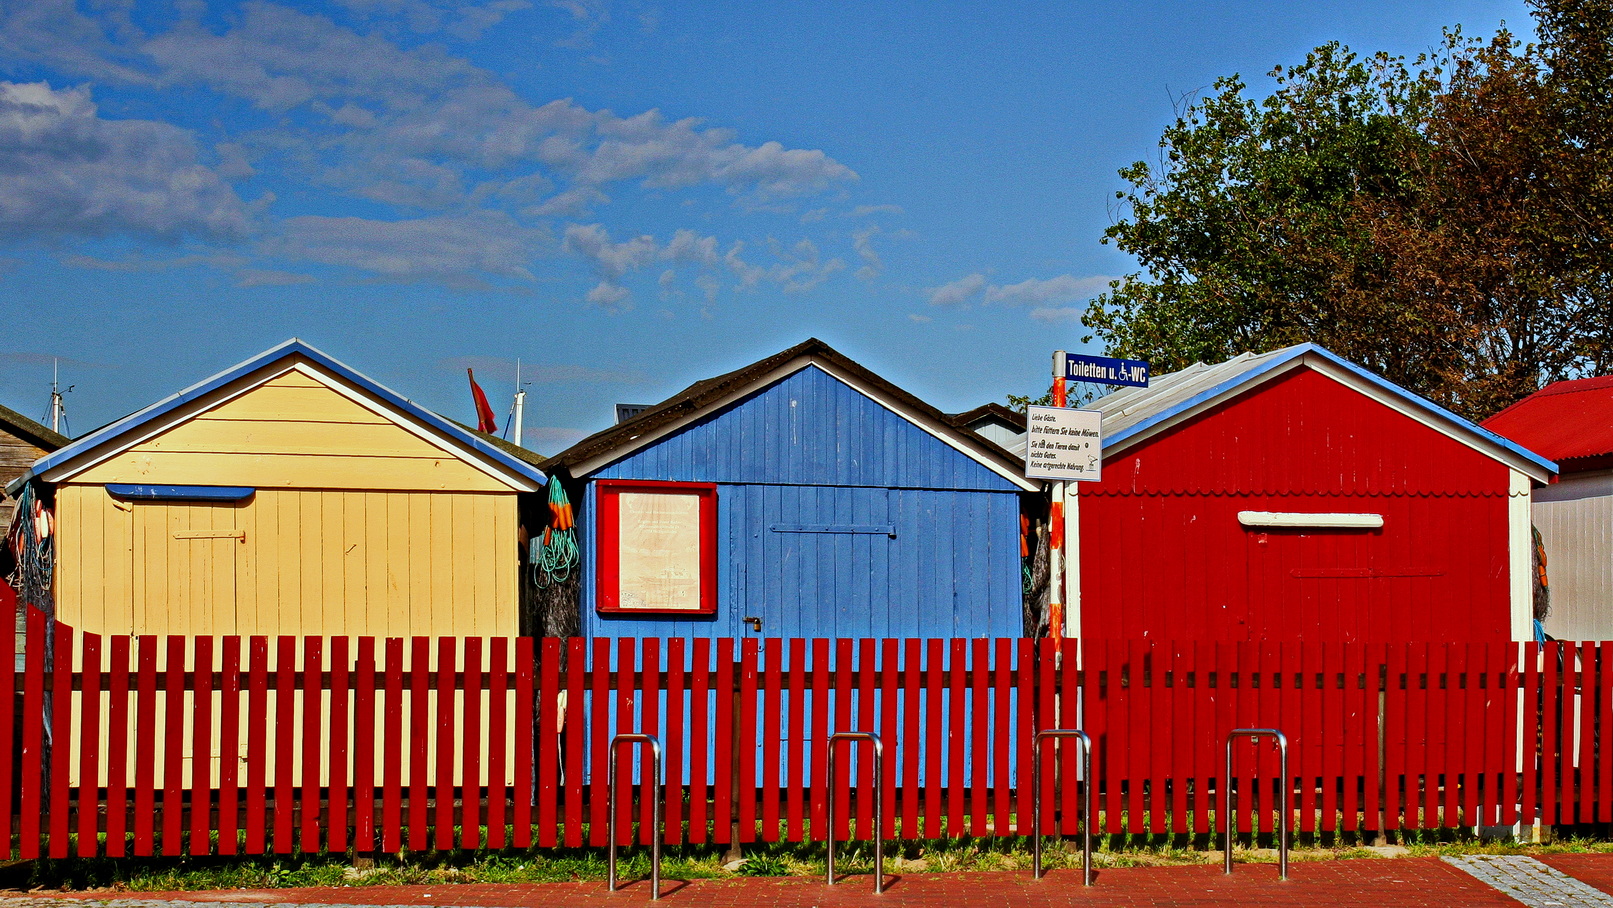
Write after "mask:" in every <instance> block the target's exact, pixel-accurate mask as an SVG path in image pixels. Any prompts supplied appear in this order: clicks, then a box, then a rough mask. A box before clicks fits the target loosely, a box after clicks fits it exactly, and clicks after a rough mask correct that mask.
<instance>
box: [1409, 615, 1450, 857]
mask: <svg viewBox="0 0 1613 908" xmlns="http://www.w3.org/2000/svg"><path fill="white" fill-rule="evenodd" d="M1438 652H1439V651H1438V650H1437V649H1436V645H1435V644H1432V643H1417V644H1413V645H1412V648H1411V659H1410V662H1409V663H1408V665H1407V671H1408V672H1409V675H1408V678H1407V687H1408V694H1409V698H1408V699H1409V701H1410V707H1409V708H1408V709H1407V710H1406V715H1407V717H1408V721H1407V725H1406V731H1407V734H1408V735H1410V740H1408V741H1407V742H1406V765H1407V772H1406V821H1407V824H1408V825H1409V826H1411V827H1413V828H1419V829H1434V828H1437V827H1438V820H1439V809H1438V805H1439V780H1438V776H1437V775H1435V773H1437V772H1438V766H1439V764H1440V762H1442V761H1441V760H1440V759H1439V758H1438V757H1436V756H1435V750H1436V747H1437V744H1438V742H1437V741H1436V739H1435V736H1434V735H1433V734H1431V733H1430V732H1431V731H1432V730H1433V728H1434V723H1435V722H1436V721H1438V720H1439V718H1440V717H1442V716H1443V713H1442V712H1440V711H1439V709H1438V708H1437V706H1436V705H1435V704H1436V701H1437V694H1438V692H1439V676H1438V673H1437V672H1436V671H1435V668H1434V663H1435V662H1436V661H1437V656H1438ZM1419 780H1420V781H1419ZM1419 784H1421V786H1422V787H1421V788H1420V789H1419V788H1418V785H1419ZM1419 791H1420V792H1421V795H1422V796H1421V798H1419V797H1418V796H1417V795H1418V792H1419ZM1419 804H1421V805H1422V812H1421V815H1420V819H1419V814H1418V805H1419Z"/></svg>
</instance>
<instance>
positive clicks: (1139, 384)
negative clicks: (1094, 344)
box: [1064, 353, 1148, 388]
mask: <svg viewBox="0 0 1613 908" xmlns="http://www.w3.org/2000/svg"><path fill="white" fill-rule="evenodd" d="M1064 377H1065V378H1067V379H1069V380H1070V381H1089V382H1097V383H1098V384H1100V385H1131V386H1132V387H1135V388H1146V387H1148V363H1146V362H1144V361H1142V360H1140V359H1113V358H1111V357H1108V356H1085V355H1082V354H1080V353H1066V354H1064Z"/></svg>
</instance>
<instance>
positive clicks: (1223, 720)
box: [1204, 640, 1238, 829]
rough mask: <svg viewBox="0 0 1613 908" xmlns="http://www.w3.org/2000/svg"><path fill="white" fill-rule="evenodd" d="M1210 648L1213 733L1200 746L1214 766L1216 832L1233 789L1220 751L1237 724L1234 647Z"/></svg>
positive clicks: (1218, 644) (1223, 643) (1222, 644)
mask: <svg viewBox="0 0 1613 908" xmlns="http://www.w3.org/2000/svg"><path fill="white" fill-rule="evenodd" d="M1212 646H1213V647H1214V656H1213V658H1214V660H1215V672H1214V677H1213V679H1212V681H1213V683H1214V684H1215V712H1214V716H1215V720H1214V723H1213V728H1214V734H1213V736H1212V739H1211V740H1210V741H1207V742H1205V745H1204V746H1206V747H1209V748H1210V762H1211V765H1212V766H1214V767H1215V778H1216V784H1215V788H1214V800H1213V802H1212V803H1211V807H1212V808H1213V816H1214V817H1215V820H1216V822H1215V823H1214V824H1213V828H1215V829H1220V828H1221V827H1222V825H1223V824H1222V822H1221V818H1222V817H1221V815H1222V809H1221V805H1223V804H1226V803H1227V793H1228V792H1230V791H1231V790H1232V789H1233V788H1234V785H1233V781H1232V780H1231V779H1228V778H1225V773H1226V766H1225V765H1224V763H1223V760H1222V756H1223V754H1222V753H1220V751H1222V750H1223V749H1224V748H1223V742H1224V741H1225V739H1226V734H1227V732H1228V731H1229V730H1231V729H1232V728H1234V727H1236V724H1237V712H1236V705H1237V696H1238V694H1237V691H1236V690H1234V689H1233V687H1232V666H1233V661H1232V659H1233V654H1234V649H1233V647H1234V644H1232V643H1231V642H1229V641H1225V640H1218V641H1216V642H1215V643H1214V644H1212Z"/></svg>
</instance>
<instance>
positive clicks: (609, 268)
mask: <svg viewBox="0 0 1613 908" xmlns="http://www.w3.org/2000/svg"><path fill="white" fill-rule="evenodd" d="M565 248H566V251H567V252H571V253H574V254H576V255H578V256H581V257H582V258H584V259H587V260H588V261H590V262H592V263H593V265H594V267H596V268H597V269H599V272H600V273H601V274H602V275H604V276H605V277H606V278H607V279H609V280H610V281H612V282H615V281H618V280H620V279H621V278H622V276H623V275H625V274H627V273H628V272H629V271H637V270H638V269H639V268H642V267H644V266H645V265H647V264H649V263H650V262H653V261H655V258H656V256H657V254H658V253H659V252H660V249H659V247H657V245H656V242H655V237H652V236H637V237H634V238H632V239H630V240H624V241H622V242H620V243H615V242H612V241H611V238H610V232H609V231H607V230H606V229H605V228H604V226H603V225H601V224H573V225H571V226H569V227H567V228H566V239H565ZM595 289H596V290H597V289H598V288H595ZM589 302H598V301H597V300H595V299H594V298H593V294H589Z"/></svg>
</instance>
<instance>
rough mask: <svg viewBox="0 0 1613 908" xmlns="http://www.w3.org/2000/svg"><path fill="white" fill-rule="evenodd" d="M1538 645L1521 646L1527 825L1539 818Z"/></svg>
mask: <svg viewBox="0 0 1613 908" xmlns="http://www.w3.org/2000/svg"><path fill="white" fill-rule="evenodd" d="M1541 655H1542V650H1541V646H1540V644H1538V643H1535V642H1534V641H1532V640H1531V641H1530V642H1528V643H1525V644H1524V646H1523V709H1522V711H1521V712H1520V713H1519V719H1520V724H1521V726H1522V732H1523V746H1522V748H1521V752H1520V753H1519V755H1518V756H1519V762H1521V763H1522V764H1523V780H1522V787H1523V791H1522V793H1521V798H1520V803H1521V806H1522V809H1523V816H1522V817H1521V820H1522V822H1523V824H1524V825H1525V826H1531V825H1533V824H1534V823H1536V822H1537V821H1538V820H1539V818H1540V751H1539V742H1540V734H1541V728H1542V727H1543V725H1544V723H1545V710H1544V709H1542V708H1541V705H1540V704H1541V692H1540V659H1541ZM1513 765H1517V764H1513Z"/></svg>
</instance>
